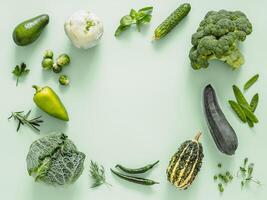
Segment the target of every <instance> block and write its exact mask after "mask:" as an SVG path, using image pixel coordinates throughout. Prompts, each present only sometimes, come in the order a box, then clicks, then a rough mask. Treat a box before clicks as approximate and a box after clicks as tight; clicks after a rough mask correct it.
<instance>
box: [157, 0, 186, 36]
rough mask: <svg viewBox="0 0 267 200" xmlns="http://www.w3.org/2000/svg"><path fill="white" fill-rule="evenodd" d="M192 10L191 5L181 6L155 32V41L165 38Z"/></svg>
mask: <svg viewBox="0 0 267 200" xmlns="http://www.w3.org/2000/svg"><path fill="white" fill-rule="evenodd" d="M190 10H191V5H190V4H189V3H184V4H182V5H180V6H179V7H178V8H177V9H176V10H175V11H174V12H173V13H172V14H171V15H170V16H169V17H167V18H166V19H165V20H164V21H163V22H162V23H161V24H160V25H159V26H158V27H157V28H156V30H155V32H154V37H153V39H155V40H159V39H161V38H163V37H165V36H166V35H167V34H168V33H169V32H170V31H171V30H172V29H173V28H174V27H175V26H177V25H178V24H179V23H180V21H182V19H183V18H185V17H186V16H187V15H188V13H189V12H190Z"/></svg>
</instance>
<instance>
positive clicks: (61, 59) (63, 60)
mask: <svg viewBox="0 0 267 200" xmlns="http://www.w3.org/2000/svg"><path fill="white" fill-rule="evenodd" d="M56 63H57V65H58V66H60V67H64V66H66V65H68V64H70V57H69V56H68V55H67V54H61V55H60V56H58V58H57V60H56Z"/></svg>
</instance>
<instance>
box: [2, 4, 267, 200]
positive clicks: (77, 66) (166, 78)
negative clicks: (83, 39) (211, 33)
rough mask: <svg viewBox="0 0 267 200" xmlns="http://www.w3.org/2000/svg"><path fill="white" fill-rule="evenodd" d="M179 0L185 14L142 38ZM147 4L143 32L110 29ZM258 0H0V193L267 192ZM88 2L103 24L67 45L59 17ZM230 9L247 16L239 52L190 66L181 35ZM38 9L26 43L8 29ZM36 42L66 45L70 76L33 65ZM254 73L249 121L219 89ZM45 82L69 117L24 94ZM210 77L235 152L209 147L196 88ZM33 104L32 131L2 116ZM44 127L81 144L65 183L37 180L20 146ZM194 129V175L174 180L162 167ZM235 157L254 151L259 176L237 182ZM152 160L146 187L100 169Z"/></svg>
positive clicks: (211, 195) (56, 197) (186, 195)
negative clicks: (93, 165) (239, 57)
mask: <svg viewBox="0 0 267 200" xmlns="http://www.w3.org/2000/svg"><path fill="white" fill-rule="evenodd" d="M184 2H188V3H190V4H191V11H190V13H189V14H188V16H187V17H186V18H185V19H184V20H183V21H182V22H181V23H180V24H179V25H178V26H177V27H176V28H175V29H173V31H172V32H171V33H169V34H168V35H167V36H166V37H165V38H163V39H161V40H159V41H152V37H153V32H154V30H155V28H156V27H157V26H158V24H159V23H160V22H162V21H163V20H164V19H165V18H166V17H167V16H168V15H169V14H170V13H171V12H172V11H173V10H174V9H175V8H177V7H178V6H179V5H180V4H182V3H184ZM146 6H153V7H154V10H153V13H152V20H151V22H150V23H149V24H147V25H143V26H142V27H141V32H138V31H137V30H136V29H135V28H130V29H129V30H126V31H125V32H123V33H121V35H120V36H119V37H117V38H116V37H115V36H114V33H115V30H116V28H117V27H118V25H119V22H120V19H121V17H122V16H123V15H125V14H127V13H128V12H129V11H130V10H131V9H132V8H134V9H136V10H138V9H140V8H143V7H146ZM266 7H267V1H260V0H254V1H252V0H224V1H222V0H201V1H200V0H188V1H177V0H135V1H133V0H113V1H106V0H86V1H85V0H75V1H63V0H57V1H52V0H46V1H40V0H25V1H15V0H9V1H4V0H0V11H1V12H0V13H1V18H0V27H1V28H0V43H1V46H2V47H1V54H0V83H1V84H0V90H1V91H2V92H1V104H0V135H1V140H0V152H1V154H0V155H1V165H0V177H1V179H0V197H1V199H8V200H47V199H49V200H88V199H89V200H90V199H94V200H103V199H105V200H118V199H124V200H167V199H168V200H171V199H187V200H204V199H205V200H206V199H213V200H217V199H228V200H234V199H242V200H251V199H255V200H264V199H266V196H267V188H266V184H267V173H266V163H267V161H266V151H267V146H266V141H267V134H266V133H265V132H266V130H267V114H266V111H267V104H265V102H266V100H267V94H266V92H265V90H266V85H267V79H266V78H265V77H267V70H266V67H267V59H266V46H265V44H264V43H265V42H266V35H267V26H266V20H265V19H266V17H265V16H266ZM80 9H84V10H90V11H92V12H94V13H95V14H96V15H97V16H98V17H99V18H100V19H101V20H102V22H103V25H104V34H103V37H102V39H101V41H100V43H99V45H98V46H96V47H94V48H91V49H88V50H82V49H77V48H76V47H74V46H73V45H72V44H71V42H70V41H69V39H68V37H67V36H66V34H65V31H64V23H65V21H66V20H67V19H68V18H69V17H70V16H71V14H72V13H74V12H75V11H77V10H80ZM221 9H226V10H240V11H242V12H244V13H245V14H246V15H247V17H248V19H249V20H250V21H251V23H252V24H253V32H252V34H251V35H249V36H247V39H246V41H245V42H243V43H241V44H240V49H241V51H242V53H243V55H244V57H245V64H244V65H243V66H242V67H241V68H240V69H237V70H234V71H233V70H232V69H231V68H230V67H229V66H228V65H226V64H225V63H223V62H220V61H212V62H210V65H209V67H208V68H207V69H200V70H193V69H192V68H191V66H190V60H189V58H188V54H189V51H190V48H191V47H192V45H191V35H192V34H193V33H195V31H196V29H197V27H198V25H199V23H200V21H201V20H202V19H203V18H204V16H205V14H206V13H207V12H208V11H210V10H215V11H218V10H221ZM44 13H45V14H48V15H49V17H50V22H49V24H48V25H47V27H46V28H45V30H44V32H43V33H42V35H41V36H40V38H38V40H37V41H36V42H34V43H33V44H31V45H28V46H25V47H19V46H16V45H15V43H14V42H13V40H12V32H13V30H14V27H15V26H16V25H17V24H19V23H20V22H22V21H23V20H26V19H29V18H32V17H33V16H37V15H40V14H44ZM46 49H52V50H53V51H54V53H55V54H57V55H59V54H60V53H66V54H68V55H69V56H70V57H71V63H70V65H69V66H67V67H66V68H65V69H64V70H65V71H64V74H66V75H68V76H69V77H70V85H69V86H66V87H64V86H61V85H59V83H58V75H57V74H54V73H51V72H48V71H45V70H43V69H42V67H41V62H42V55H43V52H44V51H45V50H46ZM21 62H25V63H26V64H27V67H28V68H29V69H30V73H29V74H28V75H27V76H25V77H23V78H21V80H20V83H19V85H18V86H16V80H15V78H14V76H13V75H12V73H11V72H12V70H13V68H14V66H16V65H17V64H19V63H21ZM257 73H258V74H259V75H260V77H259V80H258V81H257V83H255V85H253V86H252V87H251V89H249V90H248V91H246V92H245V96H246V97H247V98H248V99H250V98H251V97H252V96H253V95H254V94H255V93H256V92H258V93H259V95H260V101H259V106H258V108H257V110H256V111H255V113H256V115H257V117H258V118H259V123H257V124H255V127H254V128H249V126H248V125H247V124H243V123H242V122H241V121H240V120H239V119H238V118H237V116H236V114H235V113H234V112H233V111H232V109H231V107H230V106H229V104H228V100H230V99H233V100H234V98H235V97H234V94H233V91H232V85H234V84H235V85H237V86H239V87H240V88H242V87H243V85H244V83H245V82H246V81H247V80H248V79H249V78H251V77H252V76H253V75H255V74H257ZM34 84H36V85H39V86H50V87H51V88H53V89H54V91H55V92H56V93H57V94H58V96H59V97H60V98H61V99H62V101H63V102H64V105H65V107H66V108H67V110H68V114H69V118H70V121H69V122H64V121H60V120H58V119H55V118H53V117H51V116H49V115H47V114H46V113H44V112H43V111H41V110H40V109H39V108H37V107H36V105H35V104H34V102H33V101H32V98H33V95H34V93H35V90H34V89H33V88H32V85H34ZM208 84H211V85H212V86H213V88H214V89H215V90H216V94H217V98H218V101H219V104H220V106H221V109H222V110H223V112H224V114H225V116H226V118H227V119H228V121H229V122H230V123H231V125H232V127H233V128H234V130H235V132H236V134H237V137H238V142H239V146H238V149H237V150H236V152H235V155H233V156H227V155H224V154H222V153H221V152H219V151H218V149H217V148H216V145H215V143H214V141H213V139H212V136H211V134H210V131H209V129H208V126H207V123H206V120H205V115H204V108H203V90H204V88H205V86H206V85H208ZM22 110H25V111H27V110H32V114H33V116H39V115H42V119H43V120H44V123H43V124H42V125H41V127H40V130H41V131H40V134H38V133H34V132H33V131H32V130H31V129H29V128H28V127H25V126H23V127H21V128H20V130H19V132H18V133H17V132H16V125H17V123H16V122H15V121H14V120H13V119H10V120H8V117H9V116H10V114H11V112H14V111H22ZM53 131H58V132H64V133H65V134H66V135H68V137H69V138H70V139H71V140H72V141H73V142H74V143H75V145H77V147H78V149H79V151H81V152H83V153H84V154H85V155H86V159H85V165H84V166H85V169H84V171H83V174H82V175H81V177H80V178H79V179H78V180H77V182H76V183H75V184H73V185H70V186H64V187H52V186H47V185H43V184H40V183H35V182H34V180H33V178H31V177H30V176H29V175H28V173H27V166H26V156H27V153H28V151H29V146H30V145H31V143H32V142H33V141H34V140H37V139H38V138H40V137H41V136H45V135H49V134H50V133H51V132H53ZM198 131H201V132H202V136H201V138H200V142H201V143H202V145H203V152H204V159H203V164H202V168H201V170H200V172H199V174H198V176H197V177H196V179H195V181H194V183H193V184H192V186H191V187H190V188H188V189H187V190H185V191H183V190H179V189H177V188H175V187H174V186H172V185H171V184H170V183H169V182H168V181H167V178H166V169H167V166H168V164H169V160H170V158H171V156H172V155H173V154H174V153H175V152H176V150H177V149H178V147H179V146H180V144H181V143H183V142H184V141H186V140H190V139H193V138H194V136H195V134H196V133H197V132H198ZM245 157H248V158H249V161H251V162H253V163H255V166H254V176H255V178H257V179H258V180H260V181H261V183H262V185H261V186H258V185H257V184H253V183H251V184H250V185H249V186H248V187H246V188H241V186H240V179H239V178H236V177H235V176H236V173H237V171H238V169H239V166H240V165H242V162H243V160H244V158H245ZM90 160H95V161H97V162H98V163H99V164H102V165H103V166H104V167H105V169H106V179H107V181H108V183H110V184H111V185H112V186H105V185H103V186H101V187H98V188H94V189H91V188H90V181H89V180H90V177H89V164H90ZM157 160H160V162H159V164H158V165H157V166H155V168H154V169H153V171H151V172H149V173H148V174H147V175H146V176H145V177H147V178H153V180H155V181H158V182H160V184H157V185H154V186H152V187H145V186H141V185H135V184H132V183H129V182H126V181H124V180H121V179H119V178H118V177H116V176H114V175H113V174H111V173H110V170H109V169H110V168H113V167H114V166H115V165H116V164H118V163H121V164H124V165H125V166H132V167H140V166H144V165H146V164H148V163H153V162H154V161H157ZM218 163H222V164H223V168H222V169H225V170H229V171H231V173H232V174H233V176H234V179H233V181H232V182H231V183H229V185H227V186H226V187H225V191H224V193H223V194H220V192H219V191H218V186H217V183H216V182H215V181H214V180H213V176H214V175H215V174H217V173H218V172H219V171H220V170H219V169H218V167H217V164H218Z"/></svg>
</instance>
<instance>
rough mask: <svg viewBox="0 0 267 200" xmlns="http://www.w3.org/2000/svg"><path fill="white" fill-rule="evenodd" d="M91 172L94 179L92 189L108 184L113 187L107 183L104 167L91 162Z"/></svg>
mask: <svg viewBox="0 0 267 200" xmlns="http://www.w3.org/2000/svg"><path fill="white" fill-rule="evenodd" d="M89 172H90V176H91V178H92V179H93V183H92V185H91V188H95V187H98V186H100V185H102V184H107V185H109V186H111V185H110V184H109V183H107V182H106V176H105V169H104V167H103V166H102V165H101V166H99V165H98V164H97V163H96V162H94V161H92V160H91V162H90V170H89Z"/></svg>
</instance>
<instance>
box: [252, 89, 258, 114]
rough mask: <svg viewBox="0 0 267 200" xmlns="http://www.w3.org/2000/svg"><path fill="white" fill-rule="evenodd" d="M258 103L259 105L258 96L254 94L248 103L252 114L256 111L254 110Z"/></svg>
mask: <svg viewBox="0 0 267 200" xmlns="http://www.w3.org/2000/svg"><path fill="white" fill-rule="evenodd" d="M258 103H259V94H258V93H256V94H255V95H254V96H253V97H252V99H251V101H250V108H251V111H252V112H255V110H256V108H257V106H258Z"/></svg>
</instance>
